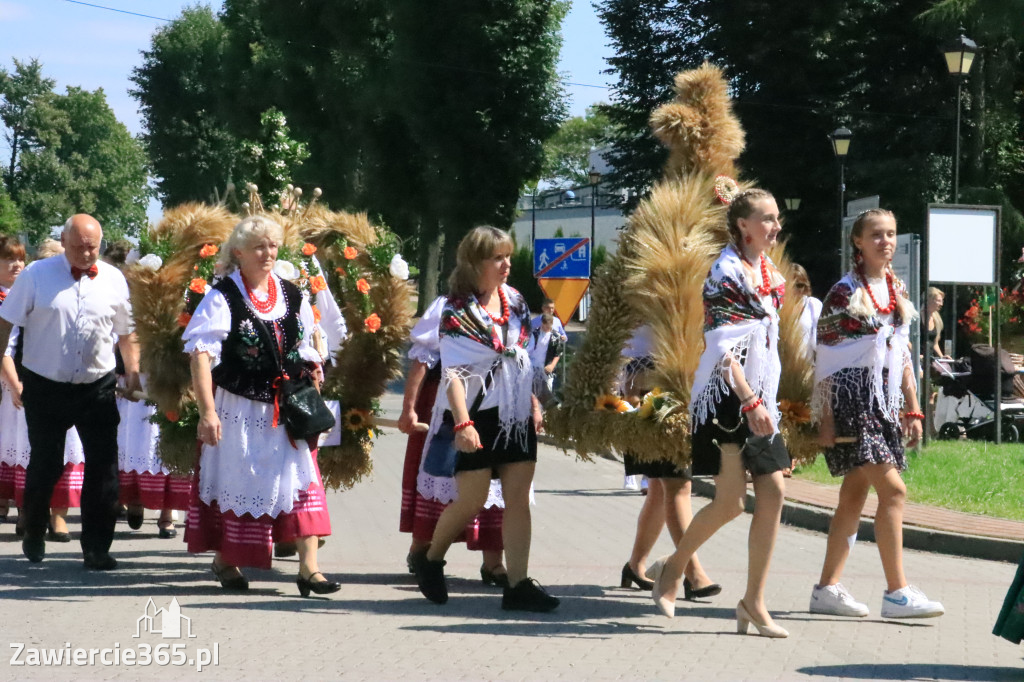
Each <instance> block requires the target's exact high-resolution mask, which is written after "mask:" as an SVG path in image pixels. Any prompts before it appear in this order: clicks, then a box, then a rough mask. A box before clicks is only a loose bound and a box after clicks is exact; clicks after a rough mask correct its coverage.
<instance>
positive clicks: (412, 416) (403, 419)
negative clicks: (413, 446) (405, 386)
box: [398, 407, 420, 434]
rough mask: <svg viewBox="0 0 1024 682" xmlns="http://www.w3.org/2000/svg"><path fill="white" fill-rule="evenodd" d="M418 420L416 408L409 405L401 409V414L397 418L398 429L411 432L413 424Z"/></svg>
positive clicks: (407, 432)
mask: <svg viewBox="0 0 1024 682" xmlns="http://www.w3.org/2000/svg"><path fill="white" fill-rule="evenodd" d="M419 420H420V416H419V415H418V414H416V410H414V409H413V408H411V407H409V408H406V409H404V410H402V416H400V417H399V418H398V430H399V431H401V432H402V433H405V434H409V433H412V430H413V426H414V425H415V424H416V422H418V421H419Z"/></svg>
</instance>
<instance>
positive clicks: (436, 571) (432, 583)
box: [416, 557, 448, 604]
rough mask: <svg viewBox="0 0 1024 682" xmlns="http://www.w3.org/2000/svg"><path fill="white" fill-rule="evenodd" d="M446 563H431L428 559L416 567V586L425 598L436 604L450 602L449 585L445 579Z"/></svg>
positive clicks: (442, 561) (424, 559)
mask: <svg viewBox="0 0 1024 682" xmlns="http://www.w3.org/2000/svg"><path fill="white" fill-rule="evenodd" d="M445 563H446V562H445V561H444V560H443V559H442V560H440V561H431V560H429V559H427V558H426V557H424V558H423V561H421V562H420V563H418V564H417V565H416V584H417V585H419V588H420V592H422V593H423V596H424V597H426V598H427V599H429V600H430V601H432V602H434V603H435V604H446V603H447V602H448V584H447V583H446V582H445V579H444V565H445Z"/></svg>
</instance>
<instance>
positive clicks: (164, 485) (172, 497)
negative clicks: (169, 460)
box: [119, 471, 192, 510]
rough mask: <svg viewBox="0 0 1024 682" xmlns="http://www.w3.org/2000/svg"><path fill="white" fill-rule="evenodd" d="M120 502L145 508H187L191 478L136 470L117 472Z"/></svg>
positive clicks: (190, 496)
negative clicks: (119, 484)
mask: <svg viewBox="0 0 1024 682" xmlns="http://www.w3.org/2000/svg"><path fill="white" fill-rule="evenodd" d="M119 478H120V481H121V493H120V495H121V497H120V501H121V504H126V505H128V504H130V505H135V504H141V505H142V506H143V507H145V508H146V509H154V510H163V509H188V508H189V506H190V505H191V500H192V478H191V477H189V476H176V475H173V474H151V473H149V472H148V471H144V472H142V473H139V472H136V471H122V472H119Z"/></svg>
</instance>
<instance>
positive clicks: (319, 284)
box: [309, 275, 327, 294]
mask: <svg viewBox="0 0 1024 682" xmlns="http://www.w3.org/2000/svg"><path fill="white" fill-rule="evenodd" d="M326 288H327V280H325V279H324V276H323V275H317V276H316V277H313V278H311V279H310V280H309V290H310V291H311V292H313V293H314V294H319V293H320V292H321V291H323V290H324V289H326Z"/></svg>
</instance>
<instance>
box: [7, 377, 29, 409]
mask: <svg viewBox="0 0 1024 682" xmlns="http://www.w3.org/2000/svg"><path fill="white" fill-rule="evenodd" d="M9 388H10V389H11V404H13V405H14V407H16V408H17V409H19V410H20V409H21V392H22V391H23V390H24V388H25V387H24V386H23V385H22V383H21V382H20V381H19V382H17V383H15V384H13V385H11V386H10V387H9Z"/></svg>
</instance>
